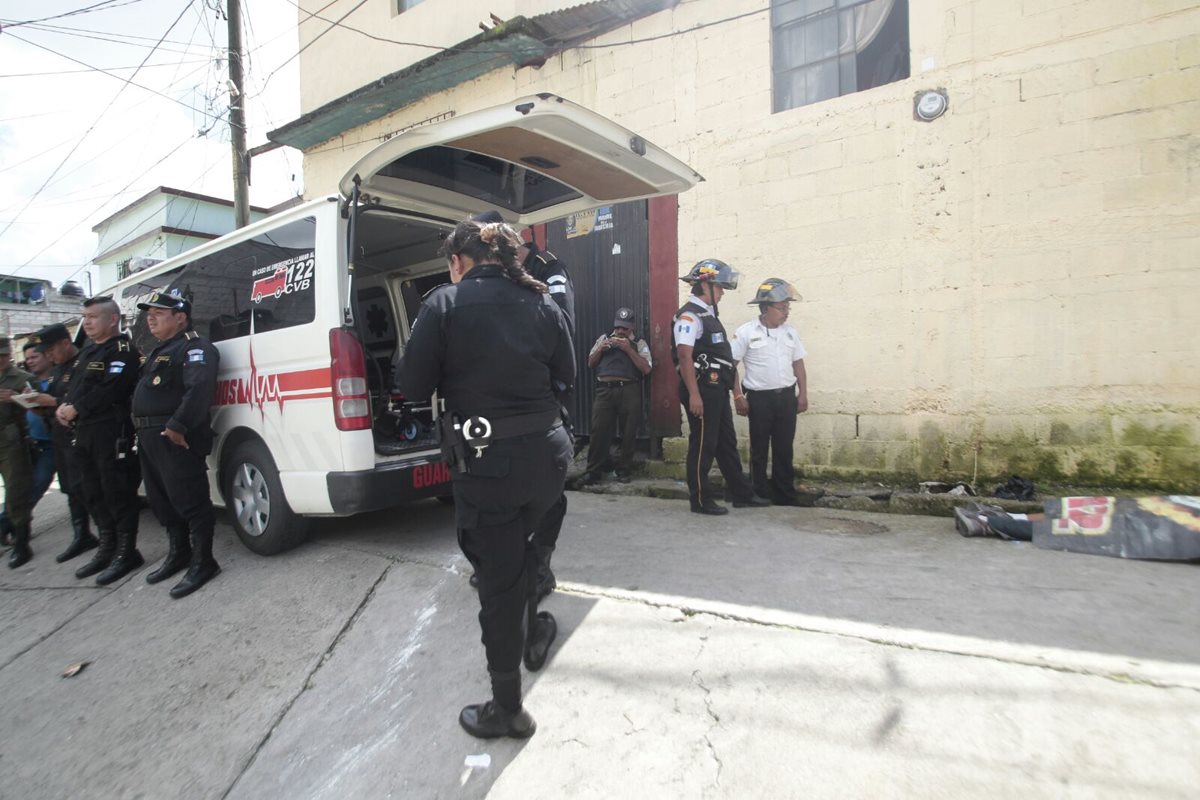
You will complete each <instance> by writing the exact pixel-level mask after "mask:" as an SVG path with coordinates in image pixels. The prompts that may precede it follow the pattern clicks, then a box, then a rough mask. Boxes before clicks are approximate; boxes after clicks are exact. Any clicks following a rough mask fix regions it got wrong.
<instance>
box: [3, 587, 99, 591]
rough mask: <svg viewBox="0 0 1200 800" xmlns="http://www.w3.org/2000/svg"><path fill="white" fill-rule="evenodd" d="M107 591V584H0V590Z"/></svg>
mask: <svg viewBox="0 0 1200 800" xmlns="http://www.w3.org/2000/svg"><path fill="white" fill-rule="evenodd" d="M78 591H92V592H107V591H109V588H108V587H107V586H0V592H78Z"/></svg>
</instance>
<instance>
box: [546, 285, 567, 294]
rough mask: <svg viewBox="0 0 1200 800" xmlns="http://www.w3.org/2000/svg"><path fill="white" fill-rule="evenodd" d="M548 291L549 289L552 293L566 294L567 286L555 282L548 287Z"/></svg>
mask: <svg viewBox="0 0 1200 800" xmlns="http://www.w3.org/2000/svg"><path fill="white" fill-rule="evenodd" d="M546 291H548V292H549V293H550V294H566V293H567V287H566V286H563V285H562V284H561V283H555V284H551V285H550V286H548V287H546Z"/></svg>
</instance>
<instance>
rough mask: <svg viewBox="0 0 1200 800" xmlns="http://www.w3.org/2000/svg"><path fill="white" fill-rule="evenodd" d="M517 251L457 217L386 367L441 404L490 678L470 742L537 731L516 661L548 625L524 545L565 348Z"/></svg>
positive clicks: (552, 484) (555, 450)
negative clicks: (442, 282)
mask: <svg viewBox="0 0 1200 800" xmlns="http://www.w3.org/2000/svg"><path fill="white" fill-rule="evenodd" d="M520 246H521V241H520V239H519V237H517V235H516V232H515V231H513V230H512V228H510V227H509V226H508V225H505V224H503V223H499V222H488V223H480V222H477V221H475V220H466V221H464V222H462V223H459V225H458V226H457V227H456V228H455V230H454V232H453V233H452V234H451V235H450V236H448V237H447V238H446V240H445V242H444V243H443V245H442V253H443V255H445V256H446V258H447V259H448V261H449V268H450V280H451V284H450V285H448V286H442V287H439V288H437V289H435V290H434V291H432V292H431V293H430V294H429V295H428V296H427V297H426V298H425V300H424V301H423V302H422V304H421V311H420V313H419V314H418V316H417V319H416V322H415V323H414V324H413V329H412V333H411V335H410V336H409V341H408V343H407V344H406V346H405V350H404V356H403V358H402V359H401V360H400V362H399V364H398V365H397V369H396V383H397V387H396V388H397V389H399V391H401V392H402V393H403V394H404V395H405V396H406V397H429V396H430V395H432V394H433V392H434V391H435V390H436V391H437V393H438V396H439V397H441V398H443V399H444V401H445V408H446V411H445V413H444V414H442V416H441V418H440V429H439V433H440V436H441V444H442V452H443V454H444V455H445V457H446V460H447V462H448V463H449V464H450V468H451V474H452V475H453V478H454V506H455V523H456V526H457V528H458V541H459V546H460V547H461V548H462V551H463V553H464V554H465V555H466V557H467V559H468V560H469V561H470V562H471V564H472V566H473V567H474V568H475V575H476V578H477V580H478V589H479V606H480V610H479V624H480V627H481V628H482V632H483V645H484V649H485V651H486V653H487V664H488V673H489V675H490V677H491V683H492V700H490V701H488V702H486V703H479V704H475V705H469V706H466V707H465V708H463V710H462V712H461V713H460V714H459V723H460V724H461V725H462V727H463V728H464V729H465V730H466V731H467V732H468V733H470V734H471V735H472V736H477V737H480V738H495V737H499V736H511V737H514V738H527V737H529V736H532V735H533V733H534V730H535V729H536V724H535V723H534V721H533V717H531V716H530V715H529V713H528V712H527V711H526V710H525V709H524V708H523V706H522V703H521V669H520V668H521V661H522V654H523V656H524V662H525V666H526V668H528V669H530V670H537V669H540V668H541V667H542V666H543V664H544V663H545V660H546V658H547V655H548V654H549V648H550V645H551V643H552V642H553V641H554V638H555V636H556V634H557V625H556V623H555V620H554V617H553V616H551V615H550V614H549V613H547V612H541V613H538V614H536V616H534V613H533V611H534V610H535V609H536V601H537V598H536V595H535V594H534V592H533V584H532V581H533V580H534V576H535V575H536V569H537V554H536V550H535V549H534V543H533V541H532V539H533V534H534V530H535V528H536V526H537V525H538V524H539V523H540V522H541V521H542V520H543V518H544V517H545V515H546V513H547V511H548V510H549V509H550V508H551V506H552V505H553V504H554V503H555V502H556V501H557V500H558V499H559V498H560V497H561V496H562V491H563V483H564V481H565V479H566V475H567V467H568V465H569V464H570V462H571V457H572V452H571V450H572V448H571V442H570V437H569V436H568V434H567V432H566V431H565V430H564V429H563V426H562V420H561V417H560V409H559V403H558V400H557V399H556V398H555V395H554V390H553V383H554V382H555V381H557V382H559V383H560V384H562V385H564V386H570V385H572V384H573V383H574V379H575V354H574V347H573V345H572V342H571V335H570V331H569V329H568V327H567V323H566V319H565V318H564V317H563V314H562V311H561V310H559V308H558V306H556V305H555V304H554V302H553V301H552V300H551V299H550V297H549V296H548V294H547V289H546V284H544V283H541V282H540V281H537V280H534V279H533V278H532V277H531V276H530V275H529V273H527V272H526V271H525V270H524V268H522V267H521V265H520V264H519V263H517V260H516V255H517V249H518V248H519V247H520ZM526 630H528V631H529V636H528V641H527V640H526V635H525V634H526Z"/></svg>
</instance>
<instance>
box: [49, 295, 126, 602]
mask: <svg viewBox="0 0 1200 800" xmlns="http://www.w3.org/2000/svg"><path fill="white" fill-rule="evenodd" d="M120 323H121V309H120V307H119V306H118V305H117V304H116V302H115V301H113V299H112V298H111V297H108V296H100V297H92V298H89V299H87V300H85V301H83V331H84V333H86V334H87V336H88V338H89V339H90V340H91V341H90V342H89V343H88V344H87V345H86V346H85V347H84V348H83V349H82V350H81V351H79V354H78V355H77V356H76V357H75V360H74V362H73V364H72V366H71V368H70V369H71V380H70V382H69V384H68V385H67V388H66V394H65V396H64V397H63V401H62V403H61V404H60V405H59V406H58V411H56V412H55V418H56V419H57V420H58V421H59V422H60V423H61V424H63V425H66V426H72V425H73V426H74V442H75V446H74V453H73V457H74V458H75V459H76V465H77V466H78V467H79V481H80V484H81V486H82V488H83V502H84V505H86V506H87V509H88V512H89V513H90V514H91V515H92V518H93V519H94V520H96V525H97V526H98V527H99V529H100V546H99V547H98V548H97V549H96V554H95V555H94V556H93V557H92V560H91V561H89V562H88V563H87V564H85V565H84V566H82V567H80V568H79V569H78V570H76V571H75V576H76V577H77V578H86V577H89V576H91V575H96V583H98V584H100V585H101V586H104V585H106V584H109V583H113V582H114V581H117V580H120V579H121V578H123V577H125V576H126V575H128V574H129V573H130V572H133V571H134V570H135V569H138V568H139V567H141V566H142V565H143V564H145V563H146V561H145V559H143V558H142V554H141V553H140V552H138V549H137V530H138V500H137V486H138V483H139V481H140V480H141V474H140V473H141V471H140V470H139V469H138V459H137V454H136V453H135V452H134V432H133V422H132V421H131V420H130V419H129V401H130V399H131V398H132V396H133V387H134V384H136V383H137V374H138V362H139V358H140V357H139V355H138V351H137V348H136V347H134V345H133V342H131V341H130V340H129V337H128V336H127V335H126V334H124V333H121V332H120ZM97 573H99V574H97Z"/></svg>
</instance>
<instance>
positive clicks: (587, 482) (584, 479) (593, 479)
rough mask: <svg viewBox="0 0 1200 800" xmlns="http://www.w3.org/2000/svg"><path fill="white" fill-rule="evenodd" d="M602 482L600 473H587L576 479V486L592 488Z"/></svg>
mask: <svg viewBox="0 0 1200 800" xmlns="http://www.w3.org/2000/svg"><path fill="white" fill-rule="evenodd" d="M600 480H601V476H600V475H599V474H598V473H595V472H585V473H583V474H582V475H580V476H579V477H578V478H576V479H575V486H576V487H580V486H591V485H593V484H596V483H599V482H600Z"/></svg>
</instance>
